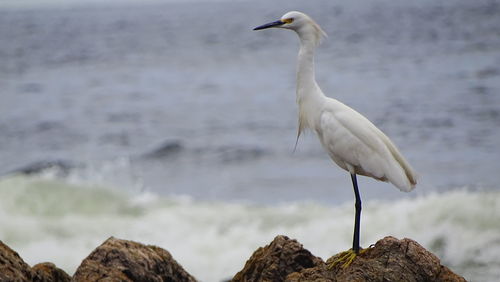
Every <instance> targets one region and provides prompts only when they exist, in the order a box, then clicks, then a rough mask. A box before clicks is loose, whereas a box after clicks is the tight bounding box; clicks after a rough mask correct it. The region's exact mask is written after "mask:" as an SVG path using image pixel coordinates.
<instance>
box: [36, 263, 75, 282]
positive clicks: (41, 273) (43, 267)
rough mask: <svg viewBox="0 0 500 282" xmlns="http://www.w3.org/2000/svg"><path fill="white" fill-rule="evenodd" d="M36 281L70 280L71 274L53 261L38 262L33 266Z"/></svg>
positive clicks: (54, 281) (58, 281) (63, 281)
mask: <svg viewBox="0 0 500 282" xmlns="http://www.w3.org/2000/svg"><path fill="white" fill-rule="evenodd" d="M31 270H32V272H33V281H34V282H69V281H71V276H69V275H68V274H67V273H66V272H64V270H62V269H60V268H58V267H56V266H55V265H54V264H53V263H51V262H43V263H39V264H36V265H35V266H33V267H32V268H31Z"/></svg>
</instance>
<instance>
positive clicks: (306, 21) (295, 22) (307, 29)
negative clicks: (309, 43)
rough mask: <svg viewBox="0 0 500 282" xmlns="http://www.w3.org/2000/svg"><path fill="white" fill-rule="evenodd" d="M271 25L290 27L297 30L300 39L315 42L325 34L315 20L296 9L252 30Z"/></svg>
mask: <svg viewBox="0 0 500 282" xmlns="http://www.w3.org/2000/svg"><path fill="white" fill-rule="evenodd" d="M271 27H278V28H285V29H291V30H293V31H295V32H297V34H298V35H299V37H300V39H301V40H313V41H314V43H316V44H319V42H320V41H321V39H322V38H323V37H325V36H326V34H325V32H324V31H323V30H322V29H321V27H320V26H319V25H318V24H317V23H316V22H315V21H313V20H312V19H311V18H310V17H309V16H308V15H306V14H304V13H301V12H297V11H292V12H288V13H286V14H285V15H283V16H282V17H281V19H279V20H277V21H274V22H270V23H267V24H264V25H261V26H258V27H256V28H254V29H253V30H261V29H266V28H271Z"/></svg>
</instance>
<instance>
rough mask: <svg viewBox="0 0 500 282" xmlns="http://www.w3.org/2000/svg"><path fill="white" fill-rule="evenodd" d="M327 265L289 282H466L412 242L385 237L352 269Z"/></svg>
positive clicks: (290, 278)
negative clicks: (328, 266)
mask: <svg viewBox="0 0 500 282" xmlns="http://www.w3.org/2000/svg"><path fill="white" fill-rule="evenodd" d="M336 257H337V256H334V257H332V258H330V259H329V260H328V261H327V263H326V264H322V265H319V266H317V267H315V268H310V269H305V270H303V271H301V272H300V273H292V274H290V275H289V276H288V277H287V278H286V280H285V281H290V282H291V281H293V282H299V281H324V282H326V281H381V282H382V281H449V282H451V281H465V279H464V278H463V277H461V276H459V275H457V274H455V273H453V272H452V271H451V270H450V269H448V268H447V267H446V266H443V265H441V263H440V260H439V258H437V257H436V256H435V255H434V254H432V253H431V252H429V251H427V250H426V249H424V248H423V247H422V246H420V245H419V244H418V243H417V242H415V241H413V240H411V239H403V240H398V239H396V238H394V237H385V238H384V239H382V240H379V241H378V242H377V243H376V244H375V246H374V247H372V248H369V249H368V250H366V252H364V253H363V254H361V255H359V256H358V257H357V258H356V259H355V260H354V261H353V262H352V264H351V265H350V266H348V267H345V268H344V267H343V266H342V265H336V266H335V267H333V268H332V269H331V270H329V269H328V268H327V265H328V264H329V263H330V262H331V261H333V260H335V258H336Z"/></svg>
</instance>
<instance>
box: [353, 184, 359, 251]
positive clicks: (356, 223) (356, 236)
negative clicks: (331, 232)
mask: <svg viewBox="0 0 500 282" xmlns="http://www.w3.org/2000/svg"><path fill="white" fill-rule="evenodd" d="M351 180H352V186H353V188H354V195H355V196H356V203H355V204H354V206H355V207H356V217H355V218H354V236H353V240H352V250H353V251H354V252H355V253H356V254H358V253H359V221H360V220H361V197H360V196H359V190H358V180H357V179H356V174H351Z"/></svg>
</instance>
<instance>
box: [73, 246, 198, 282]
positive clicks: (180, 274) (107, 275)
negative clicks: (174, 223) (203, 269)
mask: <svg viewBox="0 0 500 282" xmlns="http://www.w3.org/2000/svg"><path fill="white" fill-rule="evenodd" d="M101 279H104V280H102V281H179V282H183V281H189V282H190V281H196V279H195V278H194V277H192V276H191V275H189V273H187V272H186V271H185V270H184V269H183V268H182V266H180V265H179V264H178V263H177V262H176V261H175V260H174V259H173V258H172V256H171V255H170V253H169V252H167V251H165V250H164V249H162V248H159V247H156V246H146V245H143V244H140V243H136V242H132V241H127V240H120V239H115V238H113V237H111V238H109V239H108V240H106V241H105V242H104V243H103V244H102V245H100V246H99V247H97V248H96V249H95V250H94V251H93V252H92V253H90V255H89V256H88V257H87V258H86V259H85V260H83V262H82V264H80V266H79V267H78V269H77V270H76V273H75V275H74V276H73V281H85V282H87V281H98V280H99V281H101Z"/></svg>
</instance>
